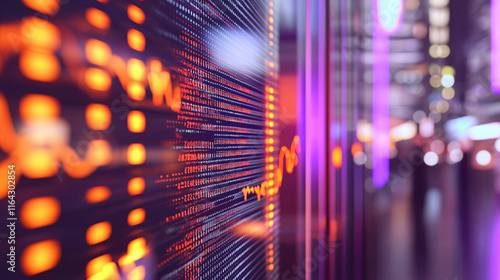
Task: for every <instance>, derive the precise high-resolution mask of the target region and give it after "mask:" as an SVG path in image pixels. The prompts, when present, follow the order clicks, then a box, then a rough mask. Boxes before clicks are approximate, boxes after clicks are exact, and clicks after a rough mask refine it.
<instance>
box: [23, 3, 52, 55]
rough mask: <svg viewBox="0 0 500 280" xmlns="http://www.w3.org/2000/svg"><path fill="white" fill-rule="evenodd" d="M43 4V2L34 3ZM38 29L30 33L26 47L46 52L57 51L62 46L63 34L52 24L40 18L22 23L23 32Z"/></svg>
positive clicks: (30, 18) (29, 19)
mask: <svg viewBox="0 0 500 280" xmlns="http://www.w3.org/2000/svg"><path fill="white" fill-rule="evenodd" d="M34 2H43V1H36V0H35V1H34ZM33 26H35V27H36V32H30V36H29V38H27V40H26V45H28V46H29V47H33V48H38V49H41V50H46V51H55V50H56V49H57V48H59V46H60V45H61V34H60V33H59V29H58V28H57V27H56V26H55V25H54V24H52V23H50V22H48V21H45V20H43V19H40V18H38V17H28V18H27V19H26V20H23V21H22V23H21V30H32V29H33Z"/></svg>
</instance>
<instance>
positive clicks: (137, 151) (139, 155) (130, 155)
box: [127, 143, 146, 165]
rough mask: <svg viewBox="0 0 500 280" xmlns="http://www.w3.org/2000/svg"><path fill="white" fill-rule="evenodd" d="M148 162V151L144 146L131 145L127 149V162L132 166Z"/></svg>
mask: <svg viewBox="0 0 500 280" xmlns="http://www.w3.org/2000/svg"><path fill="white" fill-rule="evenodd" d="M145 160H146V149H145V148H144V145H142V144H139V143H135V144H130V146H128V149H127V161H128V163H129V164H131V165H137V164H142V163H144V161H145Z"/></svg>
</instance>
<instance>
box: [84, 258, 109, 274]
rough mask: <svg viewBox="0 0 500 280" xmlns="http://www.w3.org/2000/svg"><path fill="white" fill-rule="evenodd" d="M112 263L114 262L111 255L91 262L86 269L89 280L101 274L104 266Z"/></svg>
mask: <svg viewBox="0 0 500 280" xmlns="http://www.w3.org/2000/svg"><path fill="white" fill-rule="evenodd" d="M110 262H112V259H111V256H110V255H102V256H99V257H97V258H95V259H93V260H91V261H89V262H88V263H87V269H86V274H87V278H89V277H91V276H93V275H96V274H97V273H99V272H101V271H102V270H103V268H104V266H105V265H106V264H108V263H110Z"/></svg>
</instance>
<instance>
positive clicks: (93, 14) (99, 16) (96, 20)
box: [85, 8, 111, 29]
mask: <svg viewBox="0 0 500 280" xmlns="http://www.w3.org/2000/svg"><path fill="white" fill-rule="evenodd" d="M85 18H86V19H87V21H88V22H89V23H90V24H91V25H93V26H95V27H97V28H99V29H108V28H109V27H110V26H111V19H109V16H108V15H107V14H106V13H105V12H103V11H101V10H98V9H96V8H88V9H87V11H86V12H85Z"/></svg>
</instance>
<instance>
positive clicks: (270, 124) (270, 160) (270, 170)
mask: <svg viewBox="0 0 500 280" xmlns="http://www.w3.org/2000/svg"><path fill="white" fill-rule="evenodd" d="M268 12H269V46H270V47H271V51H270V52H269V60H268V61H269V62H268V65H266V68H267V69H269V75H270V76H274V75H275V74H274V71H275V56H274V51H275V49H276V47H275V44H274V42H273V41H274V38H275V35H274V3H273V1H269V11H268ZM276 95H277V92H276V90H275V89H274V87H273V86H266V99H267V100H266V134H267V139H266V143H267V147H266V161H267V164H266V170H267V176H266V177H267V180H268V185H269V186H270V188H269V190H268V191H269V195H268V197H267V199H266V206H265V207H266V211H265V213H266V219H265V220H266V226H267V227H268V228H269V237H268V238H269V240H268V241H269V242H267V244H268V245H267V249H266V251H267V254H266V262H267V263H268V266H267V267H268V270H269V271H270V273H269V278H270V279H272V278H273V274H272V273H273V271H274V266H275V264H274V241H275V240H274V233H273V229H274V218H275V213H274V210H275V209H274V208H275V205H274V203H275V201H274V198H275V197H274V188H273V186H274V179H275V178H274V169H275V167H276V166H275V165H276V153H275V150H274V142H275V140H274V139H275V138H274V137H275V136H276V135H275V113H276V112H275V110H276V108H275V106H276V105H275V104H276V101H277V100H276Z"/></svg>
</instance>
